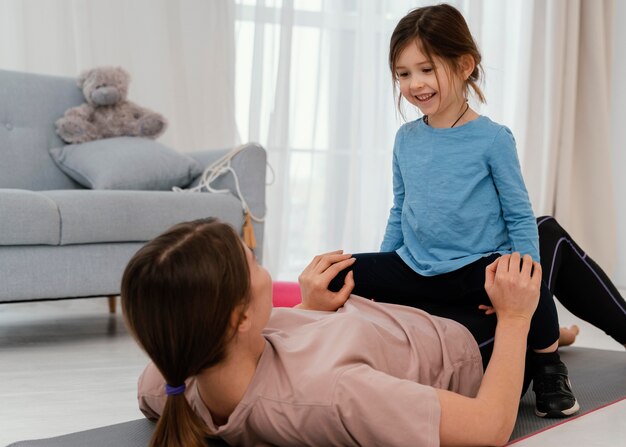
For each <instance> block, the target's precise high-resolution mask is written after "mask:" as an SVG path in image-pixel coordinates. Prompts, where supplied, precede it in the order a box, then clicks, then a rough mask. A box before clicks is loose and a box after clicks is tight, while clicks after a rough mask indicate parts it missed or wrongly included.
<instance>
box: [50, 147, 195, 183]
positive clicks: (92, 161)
mask: <svg viewBox="0 0 626 447" xmlns="http://www.w3.org/2000/svg"><path fill="white" fill-rule="evenodd" d="M50 154H51V155H52V158H53V159H54V161H55V162H56V163H57V164H58V166H59V167H60V168H61V169H62V170H63V172H65V173H66V174H67V175H69V176H70V177H71V178H73V179H74V180H76V181H77V182H78V183H80V184H81V185H83V186H85V187H87V188H92V189H121V190H147V191H157V190H161V191H166V190H171V189H172V187H174V186H180V187H184V186H187V185H188V184H189V183H191V181H192V180H193V179H195V178H196V177H197V176H198V175H200V173H201V172H202V168H201V166H200V165H199V164H198V162H196V161H195V160H194V159H193V158H191V157H188V156H187V155H185V154H181V153H179V152H176V151H175V150H173V149H170V148H168V147H167V146H164V145H162V144H161V143H158V142H156V141H153V140H149V139H147V138H137V137H116V138H106V139H103V140H96V141H90V142H88V143H82V144H70V145H67V146H64V147H56V148H52V149H50Z"/></svg>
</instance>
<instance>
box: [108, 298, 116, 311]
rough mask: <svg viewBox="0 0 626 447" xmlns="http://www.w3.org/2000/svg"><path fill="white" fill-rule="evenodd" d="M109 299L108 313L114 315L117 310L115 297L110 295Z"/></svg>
mask: <svg viewBox="0 0 626 447" xmlns="http://www.w3.org/2000/svg"><path fill="white" fill-rule="evenodd" d="M108 298H109V313H111V314H114V313H115V310H116V309H117V296H116V295H111V296H109V297H108Z"/></svg>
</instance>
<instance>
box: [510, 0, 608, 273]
mask: <svg viewBox="0 0 626 447" xmlns="http://www.w3.org/2000/svg"><path fill="white" fill-rule="evenodd" d="M525 3H526V4H527V7H528V8H529V9H530V10H532V15H531V17H532V20H531V21H530V22H529V23H528V30H529V31H531V33H530V34H531V35H532V39H531V40H530V41H529V44H530V45H529V46H528V47H526V50H527V52H528V54H530V55H532V59H530V58H526V59H528V60H531V61H532V63H531V65H530V70H529V72H528V77H527V83H526V84H525V85H521V86H519V87H520V88H518V92H521V94H522V95H527V98H528V99H527V101H528V103H527V107H526V111H525V113H524V114H523V115H522V116H521V117H519V121H518V124H519V125H520V129H521V130H522V132H520V135H521V137H522V138H523V140H522V141H523V148H524V160H523V161H524V163H523V164H524V176H525V179H526V182H527V185H528V189H529V192H530V194H531V199H532V200H533V203H534V205H535V210H536V212H537V213H539V214H553V215H555V216H556V217H557V219H559V221H560V222H561V223H562V224H563V225H564V226H565V227H566V228H567V229H568V231H569V232H570V233H571V234H572V236H573V237H574V238H575V239H577V240H578V241H579V242H580V243H581V245H582V246H583V247H584V248H585V249H586V250H587V252H588V253H589V254H590V255H591V256H592V257H593V258H595V260H596V261H598V262H599V263H600V265H602V266H603V267H604V268H605V269H606V270H607V271H608V272H611V271H612V269H613V266H614V265H615V260H616V249H615V245H616V244H615V242H616V224H615V222H616V216H615V201H614V196H613V191H614V189H613V175H612V174H613V169H612V154H611V141H610V134H611V119H610V110H611V102H610V98H611V96H612V95H611V77H610V73H611V66H612V65H611V54H612V14H613V8H614V5H613V1H612V0H607V1H597V0H553V1H549V2H544V1H541V0H537V1H534V2H525Z"/></svg>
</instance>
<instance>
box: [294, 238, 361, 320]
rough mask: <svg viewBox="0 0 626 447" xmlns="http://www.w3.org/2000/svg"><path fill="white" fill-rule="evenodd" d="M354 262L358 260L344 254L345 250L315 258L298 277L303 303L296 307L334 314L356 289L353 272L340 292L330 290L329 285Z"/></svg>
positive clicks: (349, 274) (348, 275) (347, 277)
mask: <svg viewBox="0 0 626 447" xmlns="http://www.w3.org/2000/svg"><path fill="white" fill-rule="evenodd" d="M354 261H356V259H355V258H353V257H352V255H350V254H347V253H343V250H337V251H332V252H330V253H324V254H322V255H318V256H316V257H315V258H313V260H312V261H311V263H310V264H309V265H308V266H306V268H305V269H304V270H303V271H302V273H301V274H300V276H299V277H298V282H299V283H300V290H301V292H302V303H301V304H298V305H297V306H295V307H296V308H299V309H307V310H325V311H331V312H334V311H335V310H337V309H339V308H340V307H341V306H343V305H344V303H345V302H346V300H347V299H348V298H349V297H350V292H352V289H354V278H353V275H352V271H350V272H348V274H347V275H346V279H345V281H344V285H343V287H342V288H341V289H340V290H339V291H338V292H331V291H330V290H328V284H330V282H331V281H332V280H333V278H335V276H337V274H338V273H339V272H341V271H342V270H344V269H347V268H348V267H350V266H351V265H352V264H354Z"/></svg>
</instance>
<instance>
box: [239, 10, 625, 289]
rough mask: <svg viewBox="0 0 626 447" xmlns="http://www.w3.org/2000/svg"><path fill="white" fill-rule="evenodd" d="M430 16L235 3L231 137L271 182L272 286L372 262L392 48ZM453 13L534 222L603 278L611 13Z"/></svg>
mask: <svg viewBox="0 0 626 447" xmlns="http://www.w3.org/2000/svg"><path fill="white" fill-rule="evenodd" d="M434 3H435V2H432V1H398V0H396V1H375V0H363V1H358V2H357V1H340V2H337V1H323V0H319V1H314V0H308V1H305V0H301V1H297V0H283V1H279V0H274V1H272V0H265V1H263V0H257V1H250V0H248V1H246V0H239V1H237V27H236V35H237V37H236V45H237V81H236V86H237V123H238V128H239V131H240V134H241V138H242V139H243V140H246V139H250V140H256V141H259V142H261V143H262V144H264V145H266V147H267V148H268V150H269V154H270V162H271V163H272V165H273V166H274V168H275V170H276V173H277V178H276V183H275V184H274V185H273V186H272V187H270V189H269V199H268V203H269V214H268V225H267V244H268V246H267V247H266V252H265V253H266V254H265V262H266V264H268V265H269V267H270V269H271V271H272V272H274V274H275V275H277V276H278V277H285V278H290V279H293V278H295V277H296V275H297V273H298V272H299V271H300V269H301V268H302V267H303V266H304V265H305V264H306V262H307V261H308V260H309V259H310V258H311V257H312V256H313V255H314V254H316V253H319V252H322V251H326V250H332V249H335V248H344V249H346V250H348V251H353V252H355V251H368V250H377V249H378V246H379V244H380V241H381V239H382V235H383V232H384V227H385V223H386V219H387V213H388V210H389V207H390V205H391V189H390V186H391V177H390V174H391V169H390V158H391V149H392V143H393V136H394V134H395V131H396V130H397V128H398V127H399V125H400V124H401V121H400V120H399V119H398V118H397V116H396V115H395V114H394V107H395V106H394V103H393V100H392V93H391V79H390V74H389V70H388V67H387V54H388V42H389V36H390V34H391V31H392V29H393V27H394V26H395V24H396V23H397V21H398V20H399V19H400V18H401V17H402V16H403V15H404V14H405V13H406V12H407V11H408V10H409V9H411V8H414V7H417V6H422V5H425V4H434ZM451 3H452V4H454V5H456V6H457V7H459V8H460V9H461V10H462V11H463V13H464V14H465V16H466V18H467V19H468V23H469V25H470V28H471V30H472V33H473V34H474V36H475V38H476V40H477V42H478V44H479V47H480V48H481V50H482V53H483V63H484V68H485V72H486V84H485V85H484V90H485V93H486V97H487V100H488V104H487V105H484V106H481V105H478V104H475V106H476V108H477V109H479V110H480V112H481V113H484V114H486V115H488V116H490V117H491V118H492V119H494V120H496V121H498V122H501V123H503V124H506V125H508V126H509V127H511V129H512V130H513V133H514V134H515V136H516V139H517V143H518V151H519V153H520V159H521V162H522V167H523V171H524V176H525V179H526V183H527V186H528V189H529V193H530V196H531V201H532V202H533V206H534V210H535V213H536V214H537V215H540V214H555V215H556V216H557V217H558V218H559V219H560V220H561V221H562V222H563V224H564V225H565V226H566V227H567V228H568V229H569V230H570V231H571V233H572V234H573V236H574V237H576V238H577V239H579V240H580V241H581V243H582V244H583V246H585V247H586V248H587V249H588V251H589V253H590V254H591V255H592V256H594V257H595V258H596V260H597V261H599V262H600V263H601V264H602V265H603V266H605V267H607V268H608V271H610V268H611V266H612V263H613V260H614V256H615V250H614V248H613V247H614V241H615V223H614V222H615V220H614V216H613V202H612V196H611V194H610V191H612V183H611V182H612V179H611V175H610V173H611V168H610V143H609V141H608V135H609V129H608V125H609V120H608V116H607V114H608V113H609V104H608V98H609V93H610V92H609V87H610V79H609V76H608V73H609V72H610V58H609V57H608V55H609V54H610V48H611V30H610V28H611V27H610V20H609V17H610V14H611V10H612V7H613V2H612V0H551V1H549V2H547V1H544V0H504V1H503V0H465V1H453V2H451ZM591 101H593V102H591Z"/></svg>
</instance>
